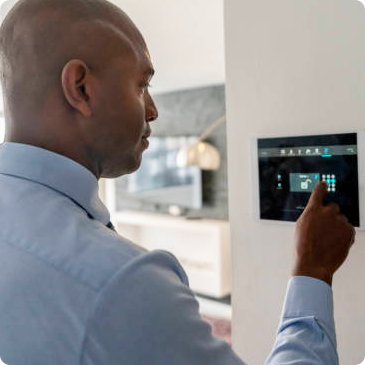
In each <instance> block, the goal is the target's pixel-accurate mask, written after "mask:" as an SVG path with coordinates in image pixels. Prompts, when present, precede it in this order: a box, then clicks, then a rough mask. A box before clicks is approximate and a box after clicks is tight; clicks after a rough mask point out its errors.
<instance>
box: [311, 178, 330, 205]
mask: <svg viewBox="0 0 365 365" xmlns="http://www.w3.org/2000/svg"><path fill="white" fill-rule="evenodd" d="M326 194H327V184H326V182H325V181H321V182H320V183H319V184H318V185H317V186H316V187H315V189H314V190H313V191H312V194H311V196H310V198H309V201H308V205H307V206H312V207H314V206H317V207H318V206H321V205H323V199H324V197H325V196H326Z"/></svg>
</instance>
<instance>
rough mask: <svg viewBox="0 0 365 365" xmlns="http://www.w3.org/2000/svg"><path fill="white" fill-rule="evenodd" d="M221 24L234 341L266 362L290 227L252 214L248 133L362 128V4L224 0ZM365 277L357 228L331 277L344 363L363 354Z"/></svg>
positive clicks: (243, 352)
mask: <svg viewBox="0 0 365 365" xmlns="http://www.w3.org/2000/svg"><path fill="white" fill-rule="evenodd" d="M225 31H226V35H225V37H226V39H225V42H226V80H227V81H226V98H227V118H228V124H227V145H228V186H229V215H230V222H231V237H232V262H233V346H234V348H235V350H236V351H237V352H238V354H239V355H240V356H241V357H242V358H243V359H244V360H245V361H246V362H247V363H248V364H263V363H264V360H265V359H266V357H267V355H268V354H269V352H270V351H271V348H272V345H273V343H274V338H275V333H276V330H277V327H278V323H279V318H280V314H281V309H282V304H283V299H284V295H285V291H286V286H287V282H288V279H289V278H290V271H291V260H292V246H293V234H294V227H283V226H278V225H276V224H275V223H269V224H268V223H265V224H264V223H260V222H258V221H255V219H254V218H253V214H252V210H253V209H252V206H253V202H252V200H251V196H252V192H253V188H254V187H253V184H252V183H251V181H252V175H251V160H250V157H251V151H250V142H251V140H252V138H254V137H256V136H285V135H298V134H317V133H318V134H320V133H336V132H346V131H352V130H356V129H363V128H365V9H364V6H363V5H362V4H361V3H360V2H358V1H356V0H321V1H317V0H276V1H270V0H255V1H250V0H226V1H225ZM362 183H363V182H362ZM364 282H365V233H364V232H358V233H357V241H356V244H355V245H354V246H353V247H352V249H351V252H350V255H349V257H348V259H347V261H346V262H345V264H344V265H343V266H342V267H341V268H340V270H339V271H338V272H337V273H336V275H335V278H334V284H333V291H334V299H335V320H336V328H337V340H338V351H339V355H340V363H341V364H359V363H361V361H362V360H363V358H364V355H365V347H364V338H365V310H364V308H365V286H364V284H363V283H364Z"/></svg>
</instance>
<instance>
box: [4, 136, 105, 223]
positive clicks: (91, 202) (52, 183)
mask: <svg viewBox="0 0 365 365" xmlns="http://www.w3.org/2000/svg"><path fill="white" fill-rule="evenodd" d="M0 174H7V175H13V176H17V177H20V178H23V179H28V180H32V181H35V182H38V183H40V184H43V185H46V186H49V187H50V188H52V189H54V190H57V191H59V192H60V193H62V194H64V195H67V196H68V197H69V198H71V199H72V200H73V201H75V202H76V203H77V204H78V205H80V206H81V207H82V208H84V209H85V210H86V212H87V213H89V215H91V216H92V218H94V219H96V220H98V221H100V222H102V223H103V224H104V225H106V224H107V223H108V222H109V221H110V213H109V211H108V209H107V208H106V207H105V205H104V204H103V203H102V201H101V200H100V198H99V194H98V193H99V185H98V180H97V179H96V177H95V175H94V174H93V173H92V172H91V171H89V170H88V169H87V168H86V167H84V166H82V165H80V164H79V163H77V162H76V161H74V160H71V159H70V158H68V157H66V156H63V155H60V154H57V153H54V152H51V151H49V150H46V149H44V148H40V147H36V146H32V145H28V144H22V143H14V142H4V143H2V144H1V145H0Z"/></svg>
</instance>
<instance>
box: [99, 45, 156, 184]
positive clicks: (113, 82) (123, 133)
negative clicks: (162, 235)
mask: <svg viewBox="0 0 365 365" xmlns="http://www.w3.org/2000/svg"><path fill="white" fill-rule="evenodd" d="M103 72H104V74H103V77H102V80H101V82H100V89H99V90H98V94H99V98H98V107H97V110H98V112H97V115H96V120H97V125H96V126H95V127H96V128H97V129H98V130H97V131H95V135H96V139H95V144H96V145H97V146H95V145H94V146H93V147H96V149H97V154H99V156H100V155H101V163H102V164H103V166H102V169H101V171H102V175H101V177H104V178H115V177H119V176H121V175H124V174H128V173H132V172H134V171H136V170H137V169H138V168H139V167H140V164H141V161H142V153H143V151H144V150H146V148H147V147H148V146H147V143H148V142H146V139H144V138H143V136H144V135H146V134H148V133H149V132H150V131H151V129H150V126H149V123H150V122H152V121H154V120H156V119H157V116H158V112H157V109H156V106H155V104H154V102H153V100H152V98H151V95H150V94H149V91H148V86H149V82H150V80H151V78H152V76H153V73H154V71H153V67H152V64H151V61H150V56H149V53H148V51H147V49H145V48H144V49H143V48H142V47H141V48H140V50H137V51H136V52H134V54H132V53H131V54H129V55H128V56H127V57H122V58H119V57H118V58H115V59H113V60H112V61H111V62H110V64H109V65H107V68H106V69H105V70H104V71H103Z"/></svg>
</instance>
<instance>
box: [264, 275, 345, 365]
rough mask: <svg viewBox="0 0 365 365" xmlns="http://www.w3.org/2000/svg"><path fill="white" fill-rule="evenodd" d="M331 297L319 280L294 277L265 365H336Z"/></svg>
mask: <svg viewBox="0 0 365 365" xmlns="http://www.w3.org/2000/svg"><path fill="white" fill-rule="evenodd" d="M336 348H337V343H336V332H335V322H334V316H333V293H332V289H331V287H330V286H329V285H328V284H327V283H325V282H324V281H322V280H318V279H314V278H310V277H306V276H294V277H292V278H291V279H290V281H289V283H288V288H287V292H286V299H285V303H284V308H283V312H282V318H281V322H280V325H279V328H278V331H277V336H276V341H275V344H274V348H273V350H272V352H271V354H270V356H269V358H268V359H267V360H266V362H265V364H266V365H280V364H285V365H299V364H300V365H314V364H315V365H320V364H323V365H324V364H332V365H338V363H339V362H338V355H337V349H336Z"/></svg>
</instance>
